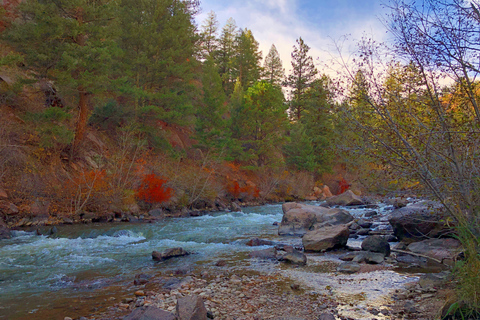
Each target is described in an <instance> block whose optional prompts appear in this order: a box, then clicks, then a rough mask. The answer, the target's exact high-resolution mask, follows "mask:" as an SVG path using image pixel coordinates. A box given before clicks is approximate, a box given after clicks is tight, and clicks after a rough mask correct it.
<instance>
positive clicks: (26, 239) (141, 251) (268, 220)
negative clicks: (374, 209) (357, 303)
mask: <svg viewBox="0 0 480 320" xmlns="http://www.w3.org/2000/svg"><path fill="white" fill-rule="evenodd" d="M383 209H384V208H383V207H382V208H381V209H380V210H379V211H380V212H382V211H383ZM349 211H350V212H351V213H352V214H353V215H354V216H361V215H362V213H363V212H364V210H363V209H356V210H349ZM281 219H282V208H281V204H275V205H265V206H261V207H248V208H244V209H243V212H219V213H212V214H209V215H205V216H201V217H189V218H171V219H165V220H162V221H157V222H155V223H135V224H134V223H118V224H106V223H103V224H88V225H71V226H59V227H57V229H58V232H57V233H56V234H55V235H54V236H50V237H47V236H38V235H36V234H34V233H27V232H23V231H16V232H14V237H13V238H12V239H9V240H2V241H0V319H56V318H58V319H63V318H61V317H57V316H56V315H59V314H62V310H63V311H67V310H72V308H74V309H76V310H77V311H78V313H79V315H88V312H92V311H94V310H90V309H88V308H87V306H89V305H90V306H91V305H92V302H91V301H90V302H89V299H91V300H92V301H98V300H101V299H106V298H107V297H111V296H113V297H115V296H118V297H121V296H122V294H123V293H125V292H127V291H129V290H130V291H131V290H132V289H131V284H132V282H133V277H134V275H136V274H139V273H147V274H157V273H159V272H169V271H172V272H174V271H175V270H178V269H179V268H195V267H197V266H203V267H205V266H207V268H208V266H209V265H212V266H213V265H214V263H215V261H218V259H224V260H226V261H230V263H231V262H232V261H235V260H238V259H239V258H238V257H239V255H240V256H246V254H247V253H248V252H249V251H252V250H258V249H262V247H260V248H259V247H253V248H252V247H249V246H247V245H246V240H247V239H250V238H252V237H260V238H265V239H273V240H277V241H279V242H283V243H285V242H289V243H292V244H295V243H300V242H301V241H300V239H299V238H280V237H278V235H277V230H278V227H277V226H274V225H273V224H274V222H280V221H281ZM172 247H183V248H184V249H186V250H187V251H189V252H192V253H193V254H191V255H189V256H187V257H182V258H179V259H171V260H168V261H165V262H161V263H158V262H154V261H153V260H152V257H151V253H152V251H154V250H156V251H162V250H165V249H167V248H172ZM54 309H56V310H57V312H53V311H52V310H54ZM82 312H83V314H82ZM63 314H65V313H64V312H63Z"/></svg>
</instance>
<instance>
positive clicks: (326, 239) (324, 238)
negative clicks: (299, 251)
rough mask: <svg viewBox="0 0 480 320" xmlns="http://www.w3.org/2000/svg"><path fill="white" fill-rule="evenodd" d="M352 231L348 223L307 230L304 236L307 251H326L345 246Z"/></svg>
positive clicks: (304, 245)
mask: <svg viewBox="0 0 480 320" xmlns="http://www.w3.org/2000/svg"><path fill="white" fill-rule="evenodd" d="M349 235H350V231H349V230H348V227H347V226H346V225H337V226H330V227H324V228H321V229H316V230H312V231H309V232H307V233H306V234H305V235H304V236H303V238H302V242H303V247H304V248H305V251H324V250H329V249H334V248H341V247H345V245H346V244H347V241H348V236H349Z"/></svg>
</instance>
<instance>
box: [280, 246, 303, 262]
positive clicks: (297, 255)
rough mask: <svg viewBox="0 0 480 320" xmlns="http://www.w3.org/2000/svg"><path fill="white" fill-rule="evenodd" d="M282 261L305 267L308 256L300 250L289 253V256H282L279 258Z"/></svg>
mask: <svg viewBox="0 0 480 320" xmlns="http://www.w3.org/2000/svg"><path fill="white" fill-rule="evenodd" d="M279 260H280V261H285V262H288V263H291V264H296V265H300V266H304V265H306V264H307V256H306V255H305V254H304V253H303V252H301V251H298V250H295V249H293V250H291V251H290V252H287V254H285V255H283V256H281V257H280V258H279Z"/></svg>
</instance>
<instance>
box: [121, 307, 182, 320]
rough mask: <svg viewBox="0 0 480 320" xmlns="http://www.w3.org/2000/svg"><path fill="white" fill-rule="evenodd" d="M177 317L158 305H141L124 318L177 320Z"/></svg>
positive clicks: (127, 319)
mask: <svg viewBox="0 0 480 320" xmlns="http://www.w3.org/2000/svg"><path fill="white" fill-rule="evenodd" d="M176 319H177V317H176V316H175V315H174V314H173V313H170V312H167V311H165V310H162V309H159V308H156V307H151V306H148V307H141V308H137V309H135V310H134V311H133V312H132V313H130V314H129V315H128V316H126V317H125V318H123V320H176Z"/></svg>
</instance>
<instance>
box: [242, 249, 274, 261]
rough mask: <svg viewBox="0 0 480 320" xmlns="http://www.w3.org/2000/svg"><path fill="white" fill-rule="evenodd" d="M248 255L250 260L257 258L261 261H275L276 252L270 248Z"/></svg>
mask: <svg viewBox="0 0 480 320" xmlns="http://www.w3.org/2000/svg"><path fill="white" fill-rule="evenodd" d="M248 255H249V256H250V258H257V259H262V260H269V259H276V257H277V250H276V249H275V248H273V247H272V248H268V249H264V250H257V251H252V252H250V253H249V254H248Z"/></svg>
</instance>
